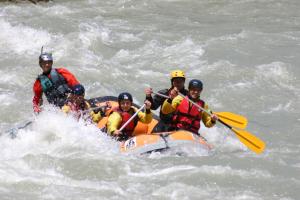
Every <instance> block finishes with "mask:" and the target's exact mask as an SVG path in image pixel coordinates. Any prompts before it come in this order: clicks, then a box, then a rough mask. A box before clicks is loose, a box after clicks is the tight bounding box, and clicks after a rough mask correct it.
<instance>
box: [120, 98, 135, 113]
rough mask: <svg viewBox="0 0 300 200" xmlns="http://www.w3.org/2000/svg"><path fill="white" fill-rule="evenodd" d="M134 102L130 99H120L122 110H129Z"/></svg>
mask: <svg viewBox="0 0 300 200" xmlns="http://www.w3.org/2000/svg"><path fill="white" fill-rule="evenodd" d="M131 105H132V102H131V101H130V100H127V99H125V100H122V101H120V108H121V110H123V111H125V112H128V111H129V110H130V108H131Z"/></svg>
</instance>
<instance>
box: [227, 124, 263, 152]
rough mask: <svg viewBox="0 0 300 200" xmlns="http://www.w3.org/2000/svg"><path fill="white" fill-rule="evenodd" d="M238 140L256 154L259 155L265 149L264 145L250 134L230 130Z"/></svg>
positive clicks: (243, 131)
mask: <svg viewBox="0 0 300 200" xmlns="http://www.w3.org/2000/svg"><path fill="white" fill-rule="evenodd" d="M231 130H232V131H233V132H234V133H235V134H236V135H237V137H238V138H239V140H240V141H241V142H242V143H243V144H244V145H246V146H247V147H248V148H249V149H251V150H252V151H254V152H255V153H257V154H260V153H262V152H263V151H264V149H265V143H264V142H263V141H262V140H261V139H259V138H257V137H256V136H254V135H252V134H251V133H249V132H247V131H245V130H237V129H234V128H232V129H231Z"/></svg>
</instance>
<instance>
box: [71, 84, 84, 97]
mask: <svg viewBox="0 0 300 200" xmlns="http://www.w3.org/2000/svg"><path fill="white" fill-rule="evenodd" d="M84 92H85V89H84V87H83V85H81V84H78V85H75V86H74V87H73V89H72V94H75V95H84Z"/></svg>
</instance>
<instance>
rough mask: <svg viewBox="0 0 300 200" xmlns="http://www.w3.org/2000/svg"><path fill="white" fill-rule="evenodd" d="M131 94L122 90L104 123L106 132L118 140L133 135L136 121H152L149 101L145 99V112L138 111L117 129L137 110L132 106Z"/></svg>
mask: <svg viewBox="0 0 300 200" xmlns="http://www.w3.org/2000/svg"><path fill="white" fill-rule="evenodd" d="M132 101H133V99H132V96H131V94H129V93H128V92H123V93H121V94H119V96H118V104H119V106H118V107H117V108H115V109H114V110H113V112H112V113H111V114H110V115H109V117H108V121H107V124H106V128H107V133H108V134H110V135H111V136H113V137H116V139H117V140H119V141H124V140H127V139H128V138H130V137H132V136H133V134H132V133H133V130H134V128H135V126H136V125H137V123H138V121H140V122H143V123H145V124H149V123H150V122H151V121H152V113H151V110H150V107H151V102H150V101H148V100H145V102H144V103H145V108H146V111H145V112H141V111H140V112H139V113H138V114H137V115H136V117H135V118H133V120H131V121H130V123H128V124H127V126H126V127H125V128H124V129H123V130H122V131H121V130H119V129H120V128H121V127H122V126H123V124H125V123H126V122H127V121H128V120H129V119H130V118H131V117H132V116H133V115H134V114H135V113H136V111H137V109H136V108H134V107H132Z"/></svg>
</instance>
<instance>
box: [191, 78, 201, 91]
mask: <svg viewBox="0 0 300 200" xmlns="http://www.w3.org/2000/svg"><path fill="white" fill-rule="evenodd" d="M191 88H199V89H201V90H202V88H203V83H202V81H200V80H198V79H193V80H191V81H190V82H189V89H191Z"/></svg>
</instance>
